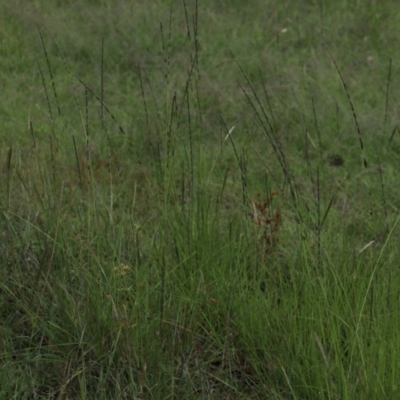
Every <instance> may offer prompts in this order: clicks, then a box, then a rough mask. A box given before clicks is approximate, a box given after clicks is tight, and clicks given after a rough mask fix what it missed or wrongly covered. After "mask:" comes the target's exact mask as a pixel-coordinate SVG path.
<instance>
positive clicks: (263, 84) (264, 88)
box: [258, 68, 278, 132]
mask: <svg viewBox="0 0 400 400" xmlns="http://www.w3.org/2000/svg"><path fill="white" fill-rule="evenodd" d="M258 73H259V77H260V80H261V86H262V88H263V92H264V97H265V100H266V102H267V105H268V109H269V113H270V115H271V119H272V124H273V130H274V131H275V132H278V128H277V125H276V120H275V115H274V111H273V110H272V106H271V101H270V98H269V95H268V91H267V88H266V86H265V80H264V76H263V74H262V72H261V69H260V68H259V69H258ZM271 127H272V126H271Z"/></svg>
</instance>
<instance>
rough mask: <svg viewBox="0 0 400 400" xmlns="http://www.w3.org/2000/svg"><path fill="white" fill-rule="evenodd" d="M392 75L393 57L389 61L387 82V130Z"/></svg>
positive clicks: (385, 120) (385, 119)
mask: <svg viewBox="0 0 400 400" xmlns="http://www.w3.org/2000/svg"><path fill="white" fill-rule="evenodd" d="M391 75H392V59H390V61H389V68H388V77H387V83H386V99H385V118H384V127H385V130H386V122H387V116H388V108H389V91H390V82H391Z"/></svg>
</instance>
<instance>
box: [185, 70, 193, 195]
mask: <svg viewBox="0 0 400 400" xmlns="http://www.w3.org/2000/svg"><path fill="white" fill-rule="evenodd" d="M189 79H190V78H189ZM186 106H187V117H188V124H189V150H190V166H189V167H190V189H189V192H190V193H191V195H192V196H193V185H194V158H193V131H192V119H191V111H190V99H189V94H188V95H187V96H186Z"/></svg>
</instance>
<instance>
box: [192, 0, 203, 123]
mask: <svg viewBox="0 0 400 400" xmlns="http://www.w3.org/2000/svg"><path fill="white" fill-rule="evenodd" d="M193 33H194V62H195V63H196V72H197V77H196V79H195V82H194V83H195V90H196V99H197V108H198V112H199V121H200V123H202V120H203V117H202V112H201V107H200V94H199V93H200V90H199V82H200V65H199V50H200V44H199V2H198V0H195V15H194V18H193Z"/></svg>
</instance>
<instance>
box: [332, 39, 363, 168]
mask: <svg viewBox="0 0 400 400" xmlns="http://www.w3.org/2000/svg"><path fill="white" fill-rule="evenodd" d="M327 50H328V53H329V55H330V57H331V60H332V62H333V64H334V65H335V68H336V71H337V72H338V74H339V77H340V80H341V82H342V85H343V88H344V91H345V93H346V96H347V100H348V101H349V104H350V108H351V112H352V114H353V120H354V124H355V126H356V130H357V134H358V140H359V142H360V148H361V151H362V154H363V163H364V168H368V162H367V159H366V157H365V149H364V143H363V140H362V135H361V129H360V125H359V123H358V120H357V115H356V111H355V108H354V104H353V101H352V100H351V97H350V93H349V91H348V89H347V85H346V82H345V81H344V79H343V76H342V73H341V72H340V69H339V66H338V65H337V63H336V61H335V59H334V58H333V55H332V53H331V51H330V50H329V47H328V46H327Z"/></svg>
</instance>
